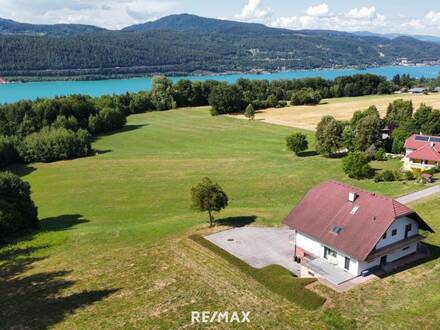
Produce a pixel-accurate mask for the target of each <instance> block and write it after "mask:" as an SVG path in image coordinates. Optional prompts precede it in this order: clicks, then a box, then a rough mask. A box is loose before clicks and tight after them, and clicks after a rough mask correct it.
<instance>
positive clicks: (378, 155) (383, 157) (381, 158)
mask: <svg viewBox="0 0 440 330" xmlns="http://www.w3.org/2000/svg"><path fill="white" fill-rule="evenodd" d="M374 159H376V160H377V161H385V160H387V157H386V155H385V150H383V149H379V150H377V151H376V154H375V155H374Z"/></svg>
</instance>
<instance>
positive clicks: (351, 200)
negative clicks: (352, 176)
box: [348, 192, 358, 203]
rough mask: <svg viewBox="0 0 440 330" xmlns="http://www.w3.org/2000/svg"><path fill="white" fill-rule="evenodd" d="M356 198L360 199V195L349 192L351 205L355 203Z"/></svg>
mask: <svg viewBox="0 0 440 330" xmlns="http://www.w3.org/2000/svg"><path fill="white" fill-rule="evenodd" d="M356 198H358V194H357V193H355V192H349V193H348V201H349V202H351V203H354V202H355V200H356Z"/></svg>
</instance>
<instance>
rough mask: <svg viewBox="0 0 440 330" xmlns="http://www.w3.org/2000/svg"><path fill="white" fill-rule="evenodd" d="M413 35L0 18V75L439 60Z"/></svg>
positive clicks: (187, 18)
mask: <svg viewBox="0 0 440 330" xmlns="http://www.w3.org/2000/svg"><path fill="white" fill-rule="evenodd" d="M424 39H425V40H419V38H416V37H414V36H401V35H396V36H394V37H392V36H391V35H377V34H373V33H369V32H356V33H347V32H338V31H328V30H287V29H277V28H271V27H267V26H265V25H262V24H255V23H243V22H235V21H227V20H219V19H212V18H204V17H199V16H195V15H189V14H181V15H171V16H167V17H164V18H161V19H159V20H156V21H153V22H147V23H145V24H138V25H132V26H129V27H126V28H124V29H122V30H118V31H114V30H106V29H103V28H99V27H94V26H89V25H74V24H57V25H35V24H25V23H18V22H14V21H11V20H4V19H0V76H8V77H11V76H15V77H17V76H34V77H35V76H84V75H100V76H112V75H115V74H119V75H140V74H149V73H169V74H181V73H183V74H187V73H193V72H206V71H208V72H225V71H249V70H253V69H257V70H283V69H312V68H322V67H327V68H328V67H346V66H364V65H366V66H368V65H386V64H393V63H396V61H398V60H399V59H400V58H407V59H408V60H410V61H418V62H420V61H439V60H440V44H439V43H436V42H433V41H434V40H433V39H432V40H426V36H424Z"/></svg>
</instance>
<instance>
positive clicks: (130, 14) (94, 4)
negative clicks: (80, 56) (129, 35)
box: [0, 0, 176, 29]
mask: <svg viewBox="0 0 440 330" xmlns="http://www.w3.org/2000/svg"><path fill="white" fill-rule="evenodd" d="M175 7H176V2H175V1H174V0H165V1H161V0H120V1H118V0H94V1H88V0H63V1H59V0H0V17H7V18H10V19H13V20H17V21H21V22H30V23H39V24H43V23H45V24H53V23H77V24H93V25H98V26H102V27H106V28H111V29H118V28H122V27H125V26H127V25H131V24H136V23H143V22H145V21H148V20H152V19H155V18H157V17H159V16H163V15H164V14H166V13H168V12H169V11H170V10H172V9H174V8H175Z"/></svg>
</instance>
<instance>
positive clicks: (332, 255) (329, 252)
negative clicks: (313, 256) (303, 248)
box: [324, 247, 336, 259]
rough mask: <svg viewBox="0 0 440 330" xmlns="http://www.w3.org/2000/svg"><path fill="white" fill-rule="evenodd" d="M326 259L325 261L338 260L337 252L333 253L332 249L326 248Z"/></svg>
mask: <svg viewBox="0 0 440 330" xmlns="http://www.w3.org/2000/svg"><path fill="white" fill-rule="evenodd" d="M324 258H325V259H329V258H336V252H335V251H333V250H332V249H329V248H328V247H324Z"/></svg>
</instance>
